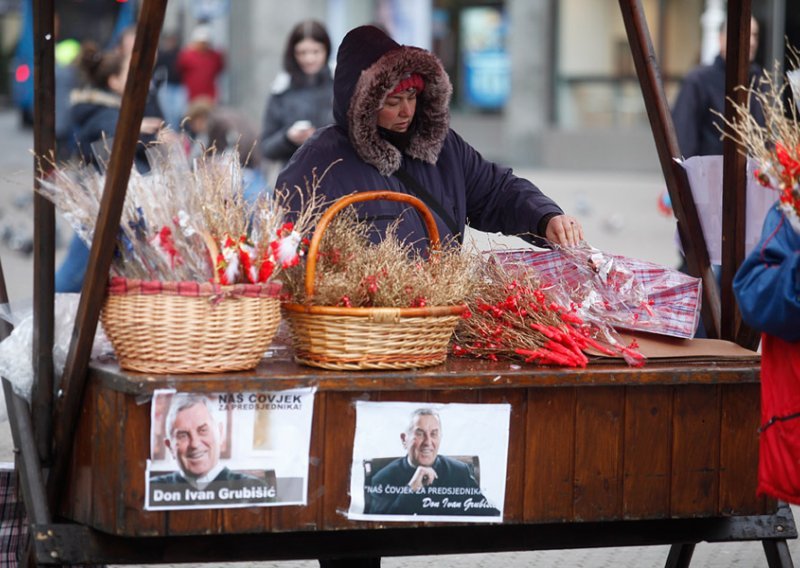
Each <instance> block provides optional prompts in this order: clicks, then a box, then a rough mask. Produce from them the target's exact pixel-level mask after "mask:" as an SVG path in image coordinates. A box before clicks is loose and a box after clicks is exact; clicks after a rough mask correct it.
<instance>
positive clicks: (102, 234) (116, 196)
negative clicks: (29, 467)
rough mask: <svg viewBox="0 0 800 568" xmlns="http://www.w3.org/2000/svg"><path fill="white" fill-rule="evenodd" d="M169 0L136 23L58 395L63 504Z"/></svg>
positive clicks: (150, 4)
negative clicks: (77, 426)
mask: <svg viewBox="0 0 800 568" xmlns="http://www.w3.org/2000/svg"><path fill="white" fill-rule="evenodd" d="M166 7H167V0H144V3H143V5H142V9H141V11H140V13H139V23H138V25H137V27H136V41H135V42H134V46H133V54H132V56H131V63H130V69H129V71H128V78H127V81H126V83H125V92H124V94H123V97H122V106H121V108H120V114H119V121H118V123H117V130H116V132H115V135H114V144H113V147H112V150H111V158H110V162H109V165H108V170H107V173H106V184H105V187H104V191H103V198H102V200H101V202H100V214H99V217H98V219H97V225H96V227H95V232H94V239H93V241H92V248H91V250H90V252H89V263H88V269H87V272H86V277H85V279H84V284H83V290H82V293H81V300H80V304H79V305H78V311H77V314H76V317H75V328H74V331H73V335H72V341H71V343H70V348H69V351H68V353H67V360H66V363H65V365H64V373H63V376H62V390H63V393H64V395H63V396H62V397H61V398H60V399H59V400H58V403H57V406H56V416H55V419H54V422H53V423H54V429H53V437H54V441H53V467H52V469H51V471H50V476H49V477H48V479H47V492H48V498H49V500H50V503H51V506H53V505H54V504H56V503H58V502H59V500H60V496H61V491H62V488H63V485H64V477H65V474H66V468H67V466H68V464H69V456H70V453H71V448H72V444H73V442H74V435H75V426H76V424H77V421H78V414H79V413H80V408H81V403H82V400H83V390H84V385H85V382H86V369H87V366H88V364H89V357H90V355H91V350H92V343H93V341H94V334H95V331H96V330H97V320H98V318H99V316H100V309H101V307H102V305H103V300H104V298H105V294H106V285H107V281H108V269H109V267H110V266H111V257H112V255H113V253H114V247H115V242H116V237H117V233H118V231H119V220H120V216H121V213H122V206H123V203H124V201H125V192H126V190H127V186H128V178H129V177H130V172H131V165H132V164H133V156H134V153H135V151H136V146H137V144H138V135H139V126H140V125H141V122H142V118H143V116H144V107H145V102H146V99H147V93H148V90H149V88H150V77H151V75H152V71H153V66H154V64H155V57H156V49H157V46H158V36H159V34H160V32H161V26H162V24H163V22H164V12H165V11H166Z"/></svg>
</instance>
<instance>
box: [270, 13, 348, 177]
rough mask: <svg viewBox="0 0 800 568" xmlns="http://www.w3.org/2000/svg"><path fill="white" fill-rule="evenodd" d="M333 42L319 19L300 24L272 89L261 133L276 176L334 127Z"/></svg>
mask: <svg viewBox="0 0 800 568" xmlns="http://www.w3.org/2000/svg"><path fill="white" fill-rule="evenodd" d="M330 55H331V40H330V37H329V36H328V32H327V30H326V29H325V27H324V26H323V25H322V24H321V23H319V22H317V21H315V20H305V21H302V22H300V23H298V24H297V25H296V26H295V27H294V28H292V31H291V32H290V33H289V37H288V38H287V40H286V47H285V49H284V52H283V71H282V72H281V73H280V74H279V75H278V76H277V77H276V78H275V81H274V82H273V84H272V88H271V92H270V96H269V100H268V103H267V108H266V111H265V113H264V125H263V129H262V134H261V153H262V156H263V157H264V158H265V159H266V160H270V161H273V162H276V164H275V167H274V168H273V170H274V171H275V175H277V171H279V170H280V167H282V166H283V164H285V163H286V162H287V161H288V160H289V158H291V157H292V155H293V154H294V152H295V150H297V148H299V147H300V146H301V145H302V144H303V142H305V141H306V140H308V139H309V138H310V137H311V135H312V134H314V132H316V130H317V128H320V127H322V126H325V125H327V124H331V123H332V122H333V77H332V75H331V70H330V67H329V66H328V60H329V59H330Z"/></svg>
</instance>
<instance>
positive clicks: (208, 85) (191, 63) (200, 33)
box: [177, 24, 225, 102]
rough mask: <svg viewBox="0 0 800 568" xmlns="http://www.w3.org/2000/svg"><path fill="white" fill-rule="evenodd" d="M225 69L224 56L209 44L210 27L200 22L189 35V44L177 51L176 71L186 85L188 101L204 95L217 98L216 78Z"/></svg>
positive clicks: (213, 98)
mask: <svg viewBox="0 0 800 568" xmlns="http://www.w3.org/2000/svg"><path fill="white" fill-rule="evenodd" d="M224 69H225V56H224V55H223V54H222V52H220V51H217V50H216V49H214V47H213V46H212V45H211V28H210V27H209V26H208V24H200V25H198V26H197V27H196V28H195V29H194V30H192V34H191V36H190V40H189V45H187V46H186V47H184V48H183V49H181V50H180V52H179V53H178V61H177V71H178V73H179V74H180V76H181V81H182V82H183V86H184V87H186V97H187V100H188V102H191V101H193V100H194V99H196V98H197V97H201V96H205V97H209V98H210V99H211V100H213V101H216V100H217V98H218V90H217V78H218V77H219V75H220V74H221V73H222V71H223V70H224Z"/></svg>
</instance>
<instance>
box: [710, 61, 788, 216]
mask: <svg viewBox="0 0 800 568" xmlns="http://www.w3.org/2000/svg"><path fill="white" fill-rule="evenodd" d="M788 51H789V55H790V57H789V59H790V63H791V64H792V67H793V68H792V69H791V70H789V71H788V72H787V73H786V78H787V81H786V82H784V81H782V78H781V74H780V73H779V67H778V64H777V63H776V64H775V67H774V69H773V70H772V72H770V71H768V70H764V73H763V74H762V76H761V77H760V78H759V80H758V81H757V82H756V83H754V84H752V85H750V86H747V87H744V86H742V87H739V88H740V89H743V90H745V91H746V92H747V94H748V96H747V101H748V102H747V103H745V104H739V103H735V102H734V103H733V106H734V110H735V113H734V118H733V120H730V121H729V120H727V119H726V118H725V117H724V116H723V115H722V114H720V113H716V114H717V115H718V116H720V118H721V119H722V120H723V123H724V126H723V127H722V128H721V129H720V130H721V131H722V133H723V136H725V137H727V138H730V139H732V140H734V141H735V142H736V143H737V144H738V146H739V149H740V151H741V152H742V153H744V154H746V155H748V156H750V157H752V158H753V159H754V160H755V161H756V162H757V163H758V166H759V167H758V169H757V170H756V172H755V176H756V179H757V180H758V181H759V183H760V184H761V185H763V186H764V187H765V188H767V189H770V190H773V191H775V192H776V194H777V198H778V199H779V201H780V205H781V209H783V211H784V212H785V213H786V214H787V216H788V217H789V219H790V221H791V222H792V224H793V225H795V226H796V227H797V230H800V122H798V112H800V111H798V108H800V52H798V51H797V50H796V49H794V48H792V47H791V46H789V49H788ZM787 88H790V89H791V90H792V94H793V98H794V100H795V102H796V103H797V104H796V105H792V104H788V105H786V104H784V101H786V100H788V99H789V98H788V97H787V94H788V93H787ZM751 100H753V101H755V103H756V104H758V105H759V106H760V107H761V108H762V110H763V112H764V119H765V124H764V126H761V125H760V124H759V123H758V122H757V121H756V119H755V118H754V117H753V115H752V114H751V112H750V101H751Z"/></svg>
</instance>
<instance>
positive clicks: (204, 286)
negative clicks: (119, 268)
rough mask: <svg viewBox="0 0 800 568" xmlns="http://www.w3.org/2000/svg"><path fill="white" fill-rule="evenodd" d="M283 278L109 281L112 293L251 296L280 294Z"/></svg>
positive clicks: (122, 279) (110, 292)
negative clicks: (226, 282) (228, 282)
mask: <svg viewBox="0 0 800 568" xmlns="http://www.w3.org/2000/svg"><path fill="white" fill-rule="evenodd" d="M282 286H283V285H282V284H281V283H280V282H265V283H261V284H232V285H222V284H215V283H213V282H195V281H178V282H169V281H163V280H141V279H137V278H125V277H123V276H113V277H111V280H110V281H109V284H108V294H109V295H111V296H155V295H161V296H184V297H189V298H194V297H206V296H212V297H213V296H219V297H237V296H242V297H248V298H278V297H279V295H280V293H281V288H282Z"/></svg>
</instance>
